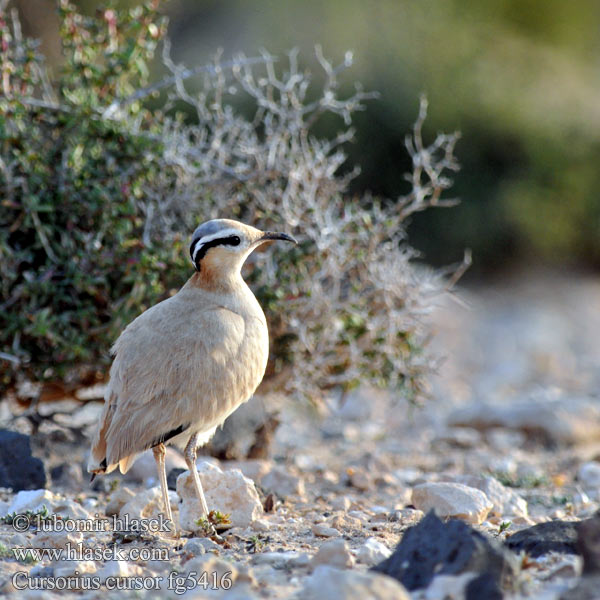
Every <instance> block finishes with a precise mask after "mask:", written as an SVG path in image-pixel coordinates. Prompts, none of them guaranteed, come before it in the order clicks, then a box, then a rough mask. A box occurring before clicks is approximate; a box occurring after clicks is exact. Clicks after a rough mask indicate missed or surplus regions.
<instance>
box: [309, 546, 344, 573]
mask: <svg viewBox="0 0 600 600" xmlns="http://www.w3.org/2000/svg"><path fill="white" fill-rule="evenodd" d="M312 565H313V567H317V566H318V565H330V566H332V567H337V568H338V569H349V568H351V567H352V565H354V558H353V556H352V554H350V550H349V549H348V544H346V542H345V541H344V540H342V539H337V540H329V541H327V542H325V543H324V544H322V545H321V547H320V548H319V550H318V551H317V553H316V554H315V555H314V556H313V559H312Z"/></svg>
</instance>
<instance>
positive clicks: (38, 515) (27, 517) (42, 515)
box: [0, 504, 60, 527]
mask: <svg viewBox="0 0 600 600" xmlns="http://www.w3.org/2000/svg"><path fill="white" fill-rule="evenodd" d="M17 517H20V518H21V519H20V520H21V523H20V524H22V523H24V522H26V521H29V527H35V525H36V524H37V523H39V522H41V521H49V520H50V518H51V513H50V511H49V510H48V507H47V506H46V505H45V504H42V506H41V508H39V509H38V510H35V511H33V510H26V511H25V512H22V513H17V512H14V513H9V514H7V515H4V516H3V517H0V523H4V524H5V525H12V524H13V523H14V522H15V520H16V519H17ZM56 518H57V519H59V518H60V517H59V516H58V515H57V516H56Z"/></svg>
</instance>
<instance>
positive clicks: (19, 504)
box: [0, 490, 58, 516]
mask: <svg viewBox="0 0 600 600" xmlns="http://www.w3.org/2000/svg"><path fill="white" fill-rule="evenodd" d="M57 500H58V498H57V496H56V494H53V493H52V492H51V491H49V490H23V491H21V492H19V493H18V494H17V495H16V496H15V497H14V498H13V501H12V502H11V504H10V506H9V507H8V510H7V511H6V512H7V513H24V512H25V511H28V510H30V511H32V512H36V511H38V510H40V509H41V508H42V506H43V505H46V508H48V510H51V509H52V506H53V504H54V503H55V502H56V501H57ZM0 516H4V515H0Z"/></svg>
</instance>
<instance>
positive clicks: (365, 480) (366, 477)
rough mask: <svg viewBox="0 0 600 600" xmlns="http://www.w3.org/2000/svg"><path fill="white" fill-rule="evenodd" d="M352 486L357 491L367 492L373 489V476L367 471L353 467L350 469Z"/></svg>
mask: <svg viewBox="0 0 600 600" xmlns="http://www.w3.org/2000/svg"><path fill="white" fill-rule="evenodd" d="M348 475H349V476H350V485H352V487H355V488H356V489H357V490H361V491H363V492H366V491H368V490H370V489H371V488H372V487H373V476H372V475H371V474H370V473H368V472H367V471H366V470H365V469H361V468H359V467H353V468H350V469H349V473H348Z"/></svg>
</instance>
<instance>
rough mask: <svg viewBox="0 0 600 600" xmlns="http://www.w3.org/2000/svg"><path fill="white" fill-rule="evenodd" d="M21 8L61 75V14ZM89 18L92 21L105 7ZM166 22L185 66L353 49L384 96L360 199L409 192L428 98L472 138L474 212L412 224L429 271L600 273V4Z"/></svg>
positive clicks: (225, 8)
mask: <svg viewBox="0 0 600 600" xmlns="http://www.w3.org/2000/svg"><path fill="white" fill-rule="evenodd" d="M16 4H17V6H19V8H20V13H21V15H22V16H23V20H24V29H25V30H26V32H27V33H30V34H32V35H33V36H34V37H37V38H40V39H41V40H43V42H42V50H43V52H44V53H45V54H46V56H48V57H49V60H50V62H51V63H53V64H58V63H59V62H60V46H59V41H58V39H57V34H56V32H57V29H58V19H57V16H56V12H55V4H54V1H53V0H38V1H36V2H35V3H33V2H30V1H29V0H19V1H17V2H16ZM116 4H117V5H118V6H132V5H133V4H135V2H134V1H133V0H128V1H124V0H123V1H119V2H117V3H116ZM78 6H80V7H82V9H83V10H87V11H88V12H89V13H91V12H93V10H94V8H95V6H96V3H95V2H91V1H88V0H82V1H80V2H78ZM163 10H164V11H165V12H166V13H167V14H168V16H169V18H170V27H169V32H170V37H171V38H172V42H173V48H172V54H173V57H174V59H175V61H176V62H185V63H186V64H188V65H196V64H202V63H204V62H207V61H208V60H209V59H210V57H211V55H212V54H214V52H215V49H216V48H218V47H221V48H223V51H224V57H225V58H227V57H229V56H231V54H232V53H233V52H235V51H238V50H242V51H244V52H245V53H247V54H254V53H256V51H257V50H258V49H259V48H261V47H264V48H266V49H268V50H269V51H270V52H272V53H273V54H281V53H282V52H286V51H288V50H289V49H290V48H291V47H292V46H298V47H299V48H300V49H301V56H303V57H304V58H305V59H306V58H307V57H311V56H312V48H313V46H314V44H315V43H320V44H321V45H322V46H323V50H324V54H325V56H328V57H331V58H332V59H334V60H341V58H342V56H343V53H344V52H345V51H346V50H347V49H351V50H353V51H354V53H355V58H356V63H355V67H354V69H353V72H352V76H353V77H354V78H355V79H356V80H358V81H360V82H362V83H363V85H364V86H365V88H366V89H373V90H378V91H379V92H380V93H381V99H380V100H379V101H376V102H371V103H368V105H367V109H366V111H365V112H364V113H361V114H359V115H358V116H357V118H356V120H355V123H354V124H355V126H356V128H357V136H356V139H357V143H355V144H352V145H350V146H349V147H348V152H349V154H350V161H349V164H358V165H360V166H361V168H362V173H361V175H360V176H359V177H358V178H357V179H355V180H354V181H353V182H352V186H353V190H354V191H356V192H362V191H363V190H367V189H368V190H372V191H373V192H375V193H376V194H381V195H384V196H386V197H391V198H393V197H395V196H398V195H399V194H401V193H403V192H405V191H406V189H407V188H406V186H407V184H406V182H405V181H404V180H403V173H404V172H405V171H407V170H408V168H409V164H408V161H409V158H408V157H407V155H406V153H405V152H404V147H403V140H404V135H405V133H406V132H407V131H408V130H409V129H410V124H411V123H412V121H413V119H414V110H415V109H414V107H415V99H416V98H417V97H418V95H419V93H421V92H425V93H426V94H427V95H428V97H429V100H430V105H431V112H430V118H429V128H430V129H433V130H443V131H453V130H456V129H458V130H460V131H461V132H462V136H463V140H464V141H463V142H462V143H461V144H460V145H459V148H458V158H459V162H460V163H461V165H462V171H461V172H460V173H459V174H458V176H457V178H456V185H455V187H454V188H453V193H455V194H456V195H457V196H459V197H462V198H464V199H467V200H468V201H465V202H462V203H461V205H460V206H458V207H457V208H455V209H453V210H452V211H443V212H440V211H433V212H431V211H427V212H425V213H422V214H419V215H416V216H415V217H414V219H413V222H412V225H411V229H410V236H411V242H412V243H413V244H414V245H416V247H417V248H419V249H421V250H423V251H424V255H425V258H426V260H428V261H430V262H433V263H435V264H446V263H448V262H452V261H455V260H457V259H459V258H460V256H461V255H462V251H463V248H465V247H471V248H472V249H473V256H474V264H473V267H472V268H471V269H470V271H469V273H468V274H467V277H471V278H473V277H477V276H478V275H481V274H488V273H496V272H498V270H499V269H500V268H504V267H506V268H509V267H512V266H515V265H518V264H523V262H531V261H544V262H550V263H568V264H571V265H572V264H578V265H583V266H598V264H599V262H600V202H599V200H598V197H597V196H598V191H597V190H598V180H599V179H600V170H599V169H598V163H599V159H600V101H599V97H600V68H599V65H598V57H599V56H600V52H599V51H600V37H599V36H598V26H599V23H600V4H598V3H597V2H591V1H587V0H582V1H581V2H577V3H566V2H564V1H562V0H547V1H546V2H544V3H543V4H542V3H540V2H537V1H535V0H480V1H479V2H464V1H463V0H428V1H426V2H412V1H408V0H380V1H378V2H375V3H366V2H359V1H357V0H344V1H342V0H327V1H325V2H321V1H320V2H315V1H312V0H303V1H290V2H274V1H267V0H255V1H253V2H250V3H249V2H242V1H241V0H237V1H234V0H227V1H225V2H223V1H221V2H218V1H215V0H212V1H210V0H206V1H205V0H172V1H171V2H167V3H165V4H164V6H163ZM327 126H328V123H327V122H325V123H324V124H323V125H322V127H324V128H327ZM331 126H332V127H334V125H333V124H331ZM326 133H327V134H328V135H330V133H331V132H326Z"/></svg>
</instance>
